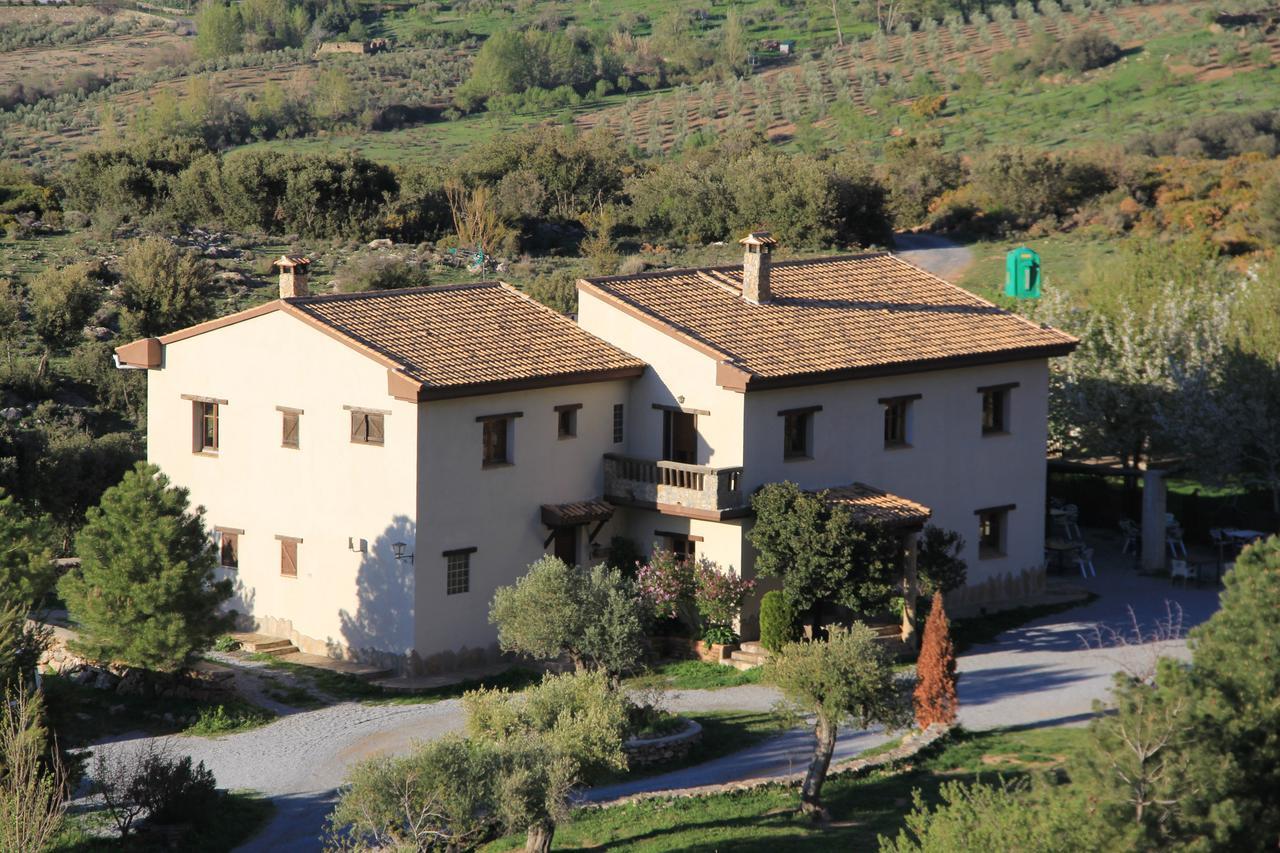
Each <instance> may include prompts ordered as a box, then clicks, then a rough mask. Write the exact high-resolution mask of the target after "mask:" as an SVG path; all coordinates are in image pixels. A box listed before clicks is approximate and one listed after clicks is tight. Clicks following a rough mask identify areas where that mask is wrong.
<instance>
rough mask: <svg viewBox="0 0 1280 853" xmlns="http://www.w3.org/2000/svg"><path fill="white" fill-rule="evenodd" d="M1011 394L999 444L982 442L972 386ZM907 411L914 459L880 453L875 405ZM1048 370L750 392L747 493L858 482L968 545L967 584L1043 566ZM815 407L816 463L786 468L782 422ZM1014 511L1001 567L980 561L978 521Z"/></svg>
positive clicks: (978, 401)
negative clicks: (982, 514)
mask: <svg viewBox="0 0 1280 853" xmlns="http://www.w3.org/2000/svg"><path fill="white" fill-rule="evenodd" d="M1007 382H1018V383H1020V384H1019V387H1017V388H1014V389H1012V391H1010V396H1009V410H1008V417H1009V423H1010V428H1009V431H1008V434H1007V435H991V436H984V435H983V433H982V421H981V417H982V395H981V394H979V393H978V391H977V389H978V388H979V387H980V386H987V385H999V384H1004V383H1007ZM907 394H921V395H922V396H921V398H920V399H919V400H915V401H913V402H912V403H911V416H910V417H911V420H912V424H911V426H912V435H911V445H912V446H911V447H909V448H901V449H886V448H885V446H884V409H883V407H882V406H881V405H880V403H879V402H878V400H879V399H880V398H883V397H895V396H902V395H907ZM1047 399H1048V366H1047V363H1046V362H1045V361H1044V360H1043V359H1041V360H1033V361H1019V362H1009V363H1006V364H1000V365H990V366H984V367H972V368H964V369H958V370H941V371H932V372H927V373H915V374H907V375H903V376H894V377H885V378H878V379H866V380H860V381H856V382H836V383H830V384H824V385H811V386H808V387H804V388H787V389H778V390H775V391H763V392H758V391H757V392H751V393H749V394H747V400H746V438H745V444H746V453H745V457H744V465H745V470H744V472H743V476H744V488H745V489H746V490H747V491H748V492H750V491H751V490H753V489H755V488H756V487H757V486H759V485H761V484H763V483H768V482H776V481H781V480H790V481H792V482H795V483H798V484H799V485H801V486H803V487H804V488H809V489H813V488H822V487H827V486H838V485H843V484H846V483H850V482H854V481H860V482H863V483H867V484H869V485H872V486H876V487H879V488H882V489H886V490H888V491H890V492H893V493H894V494H898V495H902V496H903V497H907V498H911V499H912V500H916V501H919V502H921V503H923V504H925V505H927V506H929V507H930V508H931V509H932V510H933V517H932V519H931V523H933V524H936V525H938V526H940V527H945V528H950V529H954V530H958V531H959V532H960V533H961V535H963V536H964V538H965V542H966V547H965V551H964V557H965V559H966V561H967V562H968V564H969V578H968V579H969V582H970V583H977V582H981V581H982V580H984V579H986V578H988V577H992V576H994V575H997V574H1001V573H1005V572H1013V573H1015V574H1016V573H1017V572H1018V571H1019V570H1021V569H1024V568H1031V567H1034V566H1038V565H1040V564H1041V563H1042V562H1043V554H1044V503H1045V441H1046V420H1047V405H1048V404H1047ZM812 405H820V406H822V411H821V412H818V413H816V414H815V415H814V416H813V417H814V422H813V434H814V448H813V452H814V458H812V459H807V460H785V459H784V458H783V452H782V435H783V420H784V419H783V418H782V417H780V416H779V415H778V411H779V410H784V409H791V408H799V407H803V406H812ZM1005 504H1016V505H1017V508H1016V509H1015V510H1013V511H1011V512H1010V513H1009V516H1008V533H1007V546H1006V550H1005V553H1006V556H1004V557H1000V558H991V559H979V557H978V545H977V537H978V529H977V524H978V522H977V516H976V515H974V510H977V509H981V508H985V507H991V506H1001V505H1005Z"/></svg>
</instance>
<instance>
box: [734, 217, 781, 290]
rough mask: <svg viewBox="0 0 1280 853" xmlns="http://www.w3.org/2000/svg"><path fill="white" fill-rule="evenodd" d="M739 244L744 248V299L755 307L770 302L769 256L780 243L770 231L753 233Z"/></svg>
mask: <svg viewBox="0 0 1280 853" xmlns="http://www.w3.org/2000/svg"><path fill="white" fill-rule="evenodd" d="M738 242H739V243H741V244H742V246H743V255H742V298H743V299H745V300H746V301H748V302H750V303H752V304H753V305H759V304H760V303H762V302H768V301H769V300H770V299H771V298H772V296H773V294H772V293H771V292H770V290H769V255H770V254H772V253H773V247H774V246H776V245H778V241H777V240H775V239H773V237H772V236H770V234H769V232H768V231H752V232H751V233H750V234H748V235H747V236H745V237H743V238H742V239H741V240H739V241H738Z"/></svg>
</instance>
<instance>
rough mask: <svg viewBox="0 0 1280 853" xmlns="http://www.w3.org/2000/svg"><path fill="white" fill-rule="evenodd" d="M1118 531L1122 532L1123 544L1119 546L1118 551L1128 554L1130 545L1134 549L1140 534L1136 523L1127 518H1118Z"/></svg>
mask: <svg viewBox="0 0 1280 853" xmlns="http://www.w3.org/2000/svg"><path fill="white" fill-rule="evenodd" d="M1120 532H1121V533H1123V534H1124V546H1123V547H1121V549H1120V553H1121V554H1128V553H1129V547H1130V546H1133V548H1134V549H1135V550H1136V549H1137V547H1138V540H1139V538H1140V536H1141V532H1140V531H1139V530H1138V525H1137V523H1136V522H1134V521H1133V520H1131V519H1128V518H1122V519H1120Z"/></svg>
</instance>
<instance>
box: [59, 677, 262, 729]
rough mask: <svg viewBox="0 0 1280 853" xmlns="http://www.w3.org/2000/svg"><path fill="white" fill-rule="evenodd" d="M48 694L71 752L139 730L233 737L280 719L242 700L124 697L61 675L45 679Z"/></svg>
mask: <svg viewBox="0 0 1280 853" xmlns="http://www.w3.org/2000/svg"><path fill="white" fill-rule="evenodd" d="M44 691H45V695H46V697H47V698H48V702H47V703H46V704H47V706H48V708H49V715H50V718H51V723H52V726H53V730H54V731H55V732H56V733H57V735H58V737H59V739H60V740H61V741H62V743H63V744H65V745H66V746H70V747H76V746H84V745H86V744H89V743H92V742H94V741H96V740H100V739H101V738H104V737H108V736H110V735H116V734H123V733H125V732H134V731H140V730H141V731H145V732H146V733H148V734H152V735H163V734H191V735H200V736H206V737H207V736H210V735H221V734H230V733H232V732H238V731H245V730H247V729H252V728H256V727H258V726H261V725H265V724H266V723H269V722H271V720H272V719H274V718H275V715H274V714H272V713H271V712H270V711H267V710H265V709H263V708H259V707H257V706H256V705H251V704H250V703H248V702H245V701H244V700H243V699H238V698H232V699H229V700H225V701H218V702H197V701H195V700H193V699H155V698H148V697H144V696H121V695H119V694H117V693H115V692H112V691H105V690H95V689H94V688H92V687H85V686H84V685H80V684H74V683H72V681H71V680H70V679H68V678H64V677H63V676H60V675H46V676H44ZM113 711H114V713H113ZM166 715H167V716H166Z"/></svg>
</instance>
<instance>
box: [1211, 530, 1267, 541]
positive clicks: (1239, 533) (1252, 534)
mask: <svg viewBox="0 0 1280 853" xmlns="http://www.w3.org/2000/svg"><path fill="white" fill-rule="evenodd" d="M1222 535H1224V536H1226V537H1227V538H1228V539H1230V540H1231V541H1232V542H1234V543H1236V544H1237V545H1248V544H1249V543H1250V542H1256V541H1257V540H1259V539H1261V538H1262V537H1264V536H1266V535H1267V534H1265V533H1263V532H1262V531H1261V530H1241V529H1239V528H1235V527H1224V528H1223V529H1222Z"/></svg>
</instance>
